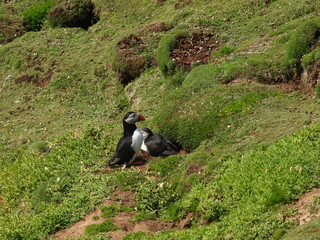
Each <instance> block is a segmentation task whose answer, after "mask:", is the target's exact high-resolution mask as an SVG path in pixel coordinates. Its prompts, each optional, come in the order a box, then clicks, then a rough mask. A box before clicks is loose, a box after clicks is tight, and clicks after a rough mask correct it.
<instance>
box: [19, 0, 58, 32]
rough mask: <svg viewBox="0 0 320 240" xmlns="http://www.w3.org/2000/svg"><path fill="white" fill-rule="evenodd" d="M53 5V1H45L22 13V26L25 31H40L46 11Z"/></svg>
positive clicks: (46, 14) (45, 17)
mask: <svg viewBox="0 0 320 240" xmlns="http://www.w3.org/2000/svg"><path fill="white" fill-rule="evenodd" d="M54 5H55V2H54V1H46V2H44V3H41V4H37V5H35V6H33V7H30V8H28V9H26V10H24V11H23V13H22V15H23V26H24V27H25V28H26V29H27V31H39V30H41V28H42V26H43V24H44V21H45V20H46V19H47V16H48V11H49V10H50V9H51V8H52V7H53V6H54Z"/></svg>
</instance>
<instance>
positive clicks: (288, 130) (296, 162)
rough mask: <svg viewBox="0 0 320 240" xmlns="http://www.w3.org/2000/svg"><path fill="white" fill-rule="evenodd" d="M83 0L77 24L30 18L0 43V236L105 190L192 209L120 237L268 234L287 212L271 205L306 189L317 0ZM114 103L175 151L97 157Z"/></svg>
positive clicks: (105, 146) (118, 114) (60, 219)
mask: <svg viewBox="0 0 320 240" xmlns="http://www.w3.org/2000/svg"><path fill="white" fill-rule="evenodd" d="M59 2H60V1H59ZM93 2H94V3H95V7H96V11H97V12H98V13H99V17H100V21H99V22H97V23H96V24H95V25H93V26H92V27H90V28H89V29H88V30H84V29H80V28H52V27H50V25H49V23H47V22H44V25H43V27H42V29H41V31H38V32H27V33H25V34H24V35H23V36H20V34H22V33H23V32H24V30H23V31H20V30H19V34H17V35H16V36H15V37H16V38H15V39H14V40H13V41H12V42H10V43H6V44H3V45H0V56H1V59H0V80H1V83H0V84H1V85H0V114H1V116H0V125H1V128H0V135H1V141H0V152H1V157H0V163H1V164H0V196H1V197H0V238H3V239H45V238H46V237H48V236H51V234H53V233H54V232H56V231H58V230H60V229H64V228H66V227H68V226H70V225H71V224H72V223H74V222H76V221H78V220H80V219H81V218H82V217H83V216H84V215H85V214H86V213H88V212H90V211H91V210H93V209H94V208H95V207H96V206H97V205H99V203H101V202H103V200H104V199H105V198H108V197H110V196H112V194H113V192H114V190H115V189H117V188H120V189H124V190H131V191H133V192H135V193H136V200H137V202H136V205H135V208H136V210H137V211H138V215H137V217H136V221H139V220H145V219H162V220H166V221H171V222H173V223H177V222H179V221H181V219H184V218H186V217H187V216H191V215H192V216H193V218H192V220H190V219H189V220H190V224H186V226H187V225H188V227H191V229H189V230H186V229H184V230H172V231H162V232H159V233H156V234H144V233H135V234H139V235H135V234H133V235H131V236H130V235H129V236H127V239H131V238H132V239H135V237H137V236H139V238H140V239H153V238H154V239H169V238H176V239H185V238H188V239H190V237H191V238H195V239H198V238H201V239H268V238H271V236H274V237H275V236H276V237H278V238H280V237H281V235H282V234H284V233H285V231H286V230H287V229H290V228H292V227H293V226H295V224H294V223H292V222H290V221H289V220H287V219H286V218H285V217H284V216H285V215H288V214H290V211H289V210H288V211H283V209H284V208H285V205H286V204H288V203H290V202H292V201H293V200H295V199H297V198H298V197H299V196H301V195H302V194H303V193H304V192H306V191H309V190H311V189H312V188H316V187H319V178H318V177H319V162H318V161H319V153H318V151H317V149H318V148H319V124H317V121H318V119H319V116H320V110H319V100H318V99H317V98H315V96H316V93H315V89H316V88H317V87H315V86H316V85H317V81H318V79H319V71H318V70H317V69H318V68H317V66H318V65H319V59H320V58H319V54H318V51H319V35H320V34H319V33H320V30H319V29H320V20H319V3H317V1H299V2H295V1H292V0H277V1H244V0H232V1H226V2H223V3H221V1H203V0H193V1H180V0H179V1H174V0H172V1H171V0H170V1H169V0H168V1H146V0H143V1H127V0H125V1H121V0H112V1H106V0H95V1H93ZM41 3H43V1H28V0H24V1H6V3H4V4H2V5H1V6H0V12H1V13H2V15H1V17H0V22H1V23H6V24H9V22H10V21H11V23H12V21H13V20H14V24H13V25H19V24H22V19H23V17H22V16H23V14H22V13H23V11H24V10H26V9H27V8H28V7H32V6H36V5H37V4H41ZM12 12H14V13H18V14H14V15H12V14H11V13H12ZM17 23H19V24H17ZM7 26H8V28H9V25H7ZM19 26H20V25H19ZM10 27H11V25H10ZM19 29H20V28H19ZM0 31H1V34H6V33H7V32H5V31H2V30H1V29H0ZM10 34H11V33H10ZM0 36H3V35H0ZM301 36H302V37H301ZM9 39H10V40H12V39H13V38H8V42H9ZM6 42H7V41H6ZM301 46H303V47H301ZM196 54H199V55H200V56H205V58H206V61H200V60H199V59H198V58H197V57H195V55H196ZM201 54H203V55H201ZM203 64H205V65H203ZM123 76H130V78H129V80H126V81H122V80H123ZM123 83H124V84H125V85H123ZM318 88H319V87H318ZM128 110H137V111H139V112H143V113H144V115H146V117H147V118H146V119H147V121H146V122H145V124H146V125H144V126H143V127H150V128H151V129H152V130H153V131H154V132H156V133H160V134H162V135H165V136H166V137H168V138H170V139H171V140H172V141H174V142H176V143H177V144H179V145H181V146H182V148H183V149H184V150H186V151H187V152H188V154H186V155H178V156H172V157H169V158H167V159H157V158H155V159H152V160H150V162H149V163H148V164H147V169H148V171H140V170H139V169H138V168H131V169H120V170H108V169H106V168H105V165H106V163H107V161H108V159H109V157H110V156H111V155H112V153H113V151H114V149H115V146H116V143H117V140H118V138H119V137H120V135H121V132H122V129H121V121H120V119H121V118H122V116H123V115H124V114H125V113H126V112H127V111H128ZM309 125H310V126H309ZM304 128H306V129H305V130H302V129H304ZM301 130H302V131H301ZM297 132H298V133H297ZM292 134H294V135H292ZM190 214H191V215H190ZM315 221H317V222H319V220H318V219H315ZM314 225H316V224H314ZM107 232H108V231H107V230H106V229H104V230H103V229H102V230H101V231H100V232H99V231H98V232H96V233H94V234H93V235H89V233H88V234H87V235H84V236H83V237H80V238H79V239H100V238H107V237H108V236H109V235H108V233H107ZM91 234H92V233H91Z"/></svg>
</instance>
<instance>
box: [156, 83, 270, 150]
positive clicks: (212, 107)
mask: <svg viewBox="0 0 320 240" xmlns="http://www.w3.org/2000/svg"><path fill="white" fill-rule="evenodd" d="M243 91H246V93H244V92H243ZM255 91H257V93H254V92H255ZM261 91H263V90H262V89H259V88H254V87H253V88H250V87H248V88H247V89H246V90H244V87H243V86H242V87H238V86H223V85H214V86H213V87H211V88H205V89H203V90H202V91H200V92H193V93H192V95H191V93H190V90H189V89H186V88H181V89H177V90H175V91H172V92H171V94H170V95H168V96H166V97H165V98H164V101H163V106H164V107H163V108H162V109H163V110H161V111H159V112H158V114H157V118H156V123H157V126H158V127H159V130H160V132H161V133H162V134H163V135H165V136H168V137H169V138H171V139H174V140H175V141H177V142H179V143H180V144H182V146H183V147H184V148H185V149H188V150H192V149H195V148H197V147H198V146H199V144H200V143H201V142H203V141H204V140H206V139H210V138H212V136H214V134H215V132H217V131H218V129H219V128H220V127H223V126H224V124H225V122H226V119H227V118H228V117H229V116H230V115H233V114H234V113H241V111H246V109H247V108H248V107H250V106H253V105H256V104H258V103H259V102H260V101H261V100H262V99H263V98H266V97H268V96H269V94H266V93H263V92H261ZM190 95H191V96H192V98H191V97H190ZM228 105H229V106H228ZM233 117H234V116H233Z"/></svg>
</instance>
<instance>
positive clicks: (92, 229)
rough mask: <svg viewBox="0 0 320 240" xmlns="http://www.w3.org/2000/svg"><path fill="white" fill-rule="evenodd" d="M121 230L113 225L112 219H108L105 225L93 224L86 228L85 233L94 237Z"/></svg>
mask: <svg viewBox="0 0 320 240" xmlns="http://www.w3.org/2000/svg"><path fill="white" fill-rule="evenodd" d="M117 229H119V228H118V227H117V226H115V225H114V224H113V223H112V220H111V219H107V220H106V221H104V222H103V223H100V224H92V225H89V226H87V227H86V228H85V233H86V234H89V235H94V234H97V233H101V232H109V231H114V230H117Z"/></svg>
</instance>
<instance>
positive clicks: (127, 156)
mask: <svg viewBox="0 0 320 240" xmlns="http://www.w3.org/2000/svg"><path fill="white" fill-rule="evenodd" d="M131 143H132V141H131V138H124V137H122V138H121V139H120V141H119V142H118V145H117V149H116V152H115V153H114V155H113V156H112V158H111V159H110V161H109V166H110V167H122V166H123V165H125V164H126V163H128V162H129V161H130V160H131V159H132V157H133V155H134V150H133V149H132V148H131Z"/></svg>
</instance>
